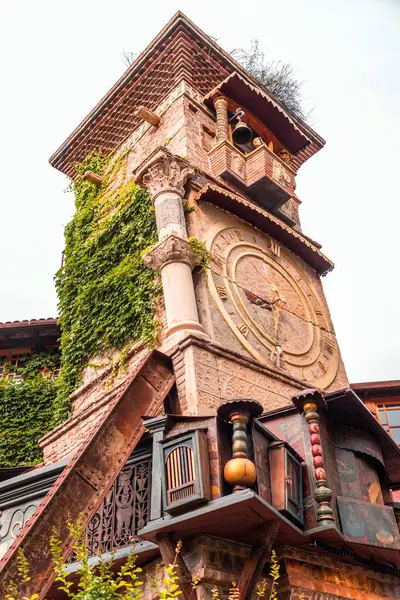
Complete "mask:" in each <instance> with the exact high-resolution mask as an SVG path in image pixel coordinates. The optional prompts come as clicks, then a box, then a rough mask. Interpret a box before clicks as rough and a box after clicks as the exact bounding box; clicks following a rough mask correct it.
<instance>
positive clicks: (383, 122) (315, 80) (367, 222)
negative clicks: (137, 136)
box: [0, 0, 400, 381]
mask: <svg viewBox="0 0 400 600" xmlns="http://www.w3.org/2000/svg"><path fill="white" fill-rule="evenodd" d="M178 9H180V10H182V11H183V12H185V13H186V14H187V16H188V17H189V18H191V19H192V20H193V21H194V22H195V23H196V24H197V25H198V26H199V27H201V28H202V29H203V30H204V31H205V32H206V33H208V34H210V35H212V36H214V37H215V38H217V41H218V43H219V44H220V45H221V46H222V47H223V48H225V49H226V50H231V49H233V48H237V47H246V46H248V45H249V42H250V40H251V39H254V38H257V39H259V40H260V44H261V47H262V49H263V50H264V52H265V54H266V57H267V58H269V59H275V60H282V61H284V62H290V63H291V64H292V65H293V67H294V68H295V70H296V72H297V74H298V77H299V78H300V79H302V80H304V81H305V82H306V83H305V85H304V93H305V95H306V97H307V99H308V101H309V104H310V106H313V105H315V109H314V112H313V115H312V119H311V121H312V122H311V124H312V125H313V126H314V128H315V129H316V130H317V131H318V133H320V134H321V135H322V136H323V137H324V138H325V139H326V140H327V146H326V147H325V149H324V150H322V151H321V152H320V153H319V154H317V156H315V157H314V158H312V159H311V160H310V161H309V162H308V163H306V165H305V166H304V167H302V169H301V170H300V174H299V176H298V181H297V193H298V195H299V197H300V198H301V199H302V201H303V205H302V207H301V213H300V214H301V217H302V225H303V230H304V232H305V233H306V234H308V235H310V236H311V237H313V238H314V239H316V240H318V241H319V242H320V243H322V244H323V250H324V251H325V253H326V254H327V255H328V256H329V257H330V258H331V259H332V260H334V262H335V263H336V269H335V271H334V272H333V273H331V274H330V275H329V276H328V277H327V278H325V279H324V286H325V290H326V294H327V298H328V303H329V305H330V307H331V313H332V317H333V321H334V324H335V327H336V331H337V335H338V339H339V344H340V346H341V349H342V353H343V357H344V361H345V365H346V367H347V371H348V375H349V377H350V379H351V380H352V381H361V380H368V381H370V380H380V379H382V380H383V379H400V368H399V364H398V363H399V357H400V310H399V301H398V298H399V296H400V275H399V268H398V263H399V250H398V243H399V234H398V222H399V217H400V209H399V200H400V198H399V183H398V179H397V178H398V173H399V171H400V165H399V150H398V148H399V138H400V112H399V106H400V77H399V74H400V48H399V46H400V43H399V39H400V33H399V32H400V0H334V1H332V0H278V1H276V0H247V1H246V2H244V3H243V2H238V3H237V4H234V3H232V2H226V1H220V2H216V1H215V0H213V1H210V0H202V1H201V2H198V1H196V2H194V0H191V1H188V0H181V1H180V2H179V3H177V2H175V0H174V1H173V2H171V1H170V2H160V1H159V0H153V1H152V2H147V3H146V2H144V3H143V2H140V3H139V2H134V1H133V0H130V1H128V0H113V1H112V2H110V1H108V2H104V1H103V0H96V1H93V0H80V1H78V0H68V2H66V1H64V2H60V1H58V2H54V0H53V1H50V0H49V1H46V0H35V2H32V1H31V0H0V56H1V60H0V81H1V94H0V135H1V143H0V165H1V171H2V177H1V192H0V193H1V196H0V198H1V213H0V214H1V232H0V256H1V258H2V260H1V264H2V268H1V280H0V287H1V295H0V321H6V320H16V319H26V318H39V317H49V316H56V314H57V308H56V304H57V301H56V296H55V292H54V286H53V280H52V278H53V274H54V272H55V271H56V270H57V268H58V267H59V264H60V259H61V252H62V249H63V227H64V225H65V224H66V223H67V222H68V220H69V219H70V217H71V215H72V212H73V198H72V197H71V194H66V193H65V192H64V190H65V188H66V187H67V180H66V178H65V176H64V175H62V174H61V173H58V172H57V171H55V170H54V169H53V168H52V167H50V165H49V164H48V158H49V157H50V155H51V154H52V153H53V152H54V151H55V150H56V149H57V148H58V146H59V145H60V144H61V143H62V142H63V141H64V140H65V138H66V137H67V136H68V135H69V134H70V133H71V131H72V130H73V129H74V128H75V127H76V125H77V124H78V123H79V122H80V121H81V119H82V118H83V117H84V116H85V115H86V114H87V113H88V112H89V111H90V110H91V109H92V108H93V106H94V105H95V104H96V103H97V102H98V100H100V98H101V97H102V96H103V95H104V94H105V93H106V92H107V91H108V89H109V88H110V87H111V86H112V85H113V84H114V83H115V81H116V80H117V79H118V77H119V76H120V75H121V74H122V72H123V70H124V65H123V60H122V57H121V51H122V49H125V50H131V51H133V52H138V51H140V50H142V49H143V48H144V47H145V46H146V45H147V44H148V43H149V42H150V41H151V39H152V38H153V37H154V36H155V35H156V34H157V33H158V31H159V30H160V29H161V28H162V27H163V26H164V25H165V23H166V22H167V21H168V20H169V19H170V18H171V17H172V15H173V14H174V13H175V12H176V10H178Z"/></svg>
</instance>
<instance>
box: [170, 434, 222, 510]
mask: <svg viewBox="0 0 400 600" xmlns="http://www.w3.org/2000/svg"><path fill="white" fill-rule="evenodd" d="M162 447H163V459H164V477H163V496H164V507H165V510H166V511H167V512H178V510H183V509H185V508H186V507H187V508H189V507H191V506H193V505H194V504H198V503H199V502H207V501H208V500H210V497H211V496H210V467H209V456H208V445H207V438H206V434H205V433H204V431H193V432H191V433H189V434H186V435H184V436H181V437H179V438H178V439H173V440H168V439H167V440H165V441H164V442H163V443H162Z"/></svg>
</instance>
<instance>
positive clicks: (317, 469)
mask: <svg viewBox="0 0 400 600" xmlns="http://www.w3.org/2000/svg"><path fill="white" fill-rule="evenodd" d="M292 401H293V403H294V404H295V405H296V407H297V409H298V410H299V411H301V412H303V414H304V418H305V420H306V421H307V423H308V431H309V434H310V444H311V452H312V455H313V466H314V476H315V479H316V482H317V485H316V488H315V490H314V498H315V500H316V502H317V503H318V504H319V508H318V509H317V522H318V523H319V524H320V525H325V526H331V525H332V524H333V522H334V520H335V516H334V512H333V509H332V507H331V505H330V501H331V500H332V490H331V489H330V488H328V482H327V479H326V472H325V463H324V457H323V451H322V446H321V436H320V429H319V419H320V417H319V414H318V410H319V409H320V408H321V407H324V406H326V402H325V399H324V397H323V395H322V393H321V392H320V391H319V390H314V389H308V390H304V391H302V392H300V393H299V394H296V395H295V396H293V397H292Z"/></svg>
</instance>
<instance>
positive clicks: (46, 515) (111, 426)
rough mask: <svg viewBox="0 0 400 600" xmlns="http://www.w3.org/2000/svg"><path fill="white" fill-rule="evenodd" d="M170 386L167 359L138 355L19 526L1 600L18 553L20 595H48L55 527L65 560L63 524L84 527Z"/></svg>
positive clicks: (2, 567) (0, 579) (0, 566)
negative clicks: (22, 565)
mask: <svg viewBox="0 0 400 600" xmlns="http://www.w3.org/2000/svg"><path fill="white" fill-rule="evenodd" d="M173 384H174V376H173V373H172V368H171V365H170V361H169V360H168V359H167V357H165V356H164V355H162V354H161V353H160V352H157V351H153V352H146V353H145V354H143V353H139V354H138V357H137V362H136V364H135V366H134V367H133V368H132V371H131V373H130V374H129V376H128V378H127V380H126V382H125V383H124V385H123V387H122V389H121V390H120V392H119V393H118V394H117V395H116V396H115V397H114V398H113V399H112V400H110V403H109V405H108V406H107V410H106V412H105V415H104V416H103V419H102V421H101V422H100V423H99V424H98V426H97V427H96V429H95V430H94V431H93V433H92V434H91V435H90V437H89V439H87V440H86V441H85V443H84V444H83V445H82V446H81V448H80V449H79V450H78V452H77V454H76V455H75V456H74V457H73V458H72V459H71V461H70V463H69V464H68V466H67V467H65V469H64V471H63V472H62V474H61V475H60V476H59V478H58V479H57V481H56V482H55V483H54V485H53V486H52V487H51V488H50V490H49V492H48V494H47V496H46V497H45V498H44V499H43V501H42V503H41V504H40V505H39V507H38V508H37V509H36V511H35V513H34V514H33V516H32V518H31V519H29V521H28V522H27V524H26V525H25V526H24V527H23V529H22V530H21V532H20V533H19V535H18V536H17V538H16V539H15V540H14V542H13V543H12V545H11V546H10V548H9V549H8V551H7V553H6V554H5V555H4V557H3V559H2V560H1V561H0V598H5V596H6V593H7V588H8V584H9V582H10V581H18V580H19V578H20V577H19V574H18V552H19V550H22V551H23V553H24V555H25V557H26V559H27V561H28V563H29V566H30V573H29V574H30V577H31V579H30V581H29V582H28V583H27V584H26V586H24V589H23V590H21V592H20V593H21V596H22V595H25V596H28V597H30V596H31V595H33V594H35V593H36V594H39V596H38V600H42V599H43V598H45V597H46V594H47V592H48V590H49V588H50V586H51V584H52V582H53V581H54V578H55V573H54V571H53V568H52V559H51V556H50V553H49V540H50V537H51V535H52V532H53V528H54V529H55V530H56V531H57V532H59V533H58V537H59V539H60V540H61V549H62V553H63V556H64V557H67V556H68V555H69V553H70V551H71V547H72V544H73V540H72V539H71V536H70V534H69V530H68V527H67V525H66V521H67V520H70V521H72V522H76V521H77V520H78V519H81V521H82V524H83V526H84V527H86V526H87V525H88V524H89V522H90V520H91V519H92V517H93V515H94V513H95V512H96V510H97V508H98V506H99V504H100V503H101V502H102V500H103V498H104V496H105V495H106V493H107V491H108V490H109V489H110V487H111V485H112V483H113V482H114V481H115V479H116V477H117V476H118V474H119V472H120V470H121V468H122V467H123V466H124V464H125V462H126V461H127V459H128V457H129V455H130V454H131V452H132V451H133V450H134V448H135V447H136V445H137V444H138V443H139V441H140V439H141V437H142V435H143V433H144V431H145V430H144V427H143V424H142V415H144V414H146V415H149V416H155V415H157V414H159V412H160V411H162V406H163V400H164V398H165V397H166V396H167V394H168V393H169V391H170V389H171V387H172V386H173Z"/></svg>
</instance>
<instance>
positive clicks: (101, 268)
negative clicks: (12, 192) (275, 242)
mask: <svg viewBox="0 0 400 600" xmlns="http://www.w3.org/2000/svg"><path fill="white" fill-rule="evenodd" d="M128 152H129V150H126V151H123V152H119V153H117V154H116V155H114V156H112V157H110V156H108V157H105V156H104V155H103V154H102V153H101V152H99V151H97V152H94V153H92V154H90V155H89V156H87V157H86V158H85V160H84V161H83V162H82V163H80V164H78V165H76V172H77V177H76V179H75V180H74V181H73V182H72V184H71V186H72V189H73V191H74V193H75V199H76V212H75V215H74V217H73V218H72V220H71V222H70V223H69V224H68V225H67V227H66V228H65V252H64V257H65V258H64V265H63V267H62V268H61V269H60V270H59V271H58V272H57V273H56V276H55V283H56V290H57V293H58V298H59V323H60V326H61V332H62V333H61V352H62V372H61V377H60V382H59V392H58V395H57V401H56V406H55V422H62V421H63V420H64V419H65V418H66V417H67V416H68V413H69V410H70V404H69V400H68V397H69V394H71V392H73V391H74V389H76V388H77V386H78V385H79V383H80V381H81V374H82V370H83V368H84V367H85V366H87V365H88V362H89V360H90V359H91V357H95V356H96V355H99V354H102V353H104V352H105V351H107V350H108V349H113V348H115V349H118V350H122V349H123V348H124V347H126V344H127V343H129V344H132V343H134V342H136V341H138V340H143V341H144V342H145V343H146V344H148V345H153V344H154V343H155V340H156V337H157V332H158V324H157V322H156V319H155V316H154V312H155V308H154V300H155V297H156V296H157V295H158V294H159V293H160V292H161V285H160V281H159V278H158V276H157V274H156V273H155V272H154V271H152V270H151V269H149V268H148V267H146V266H145V265H144V264H143V262H142V261H141V255H142V252H143V250H144V249H145V248H147V247H148V246H149V245H152V244H154V243H156V241H157V229H156V223H155V215H154V208H153V206H152V204H151V200H150V196H149V194H148V192H147V191H146V190H144V189H142V188H140V187H138V186H137V185H135V183H134V182H133V181H132V180H131V181H129V182H128V183H124V181H125V177H126V167H127V154H128ZM86 171H93V172H95V173H96V174H97V175H100V176H103V181H102V184H101V186H100V187H97V186H96V185H94V184H93V183H91V182H89V181H87V180H85V179H84V177H83V175H84V174H85V172H86Z"/></svg>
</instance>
